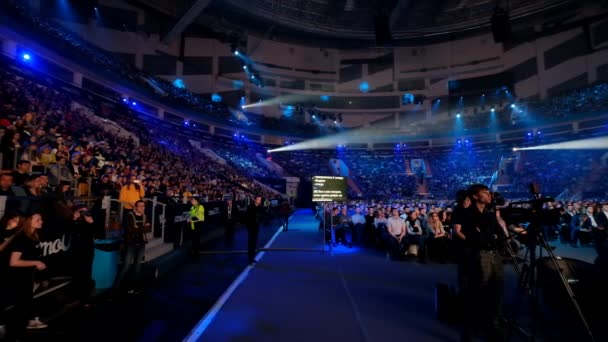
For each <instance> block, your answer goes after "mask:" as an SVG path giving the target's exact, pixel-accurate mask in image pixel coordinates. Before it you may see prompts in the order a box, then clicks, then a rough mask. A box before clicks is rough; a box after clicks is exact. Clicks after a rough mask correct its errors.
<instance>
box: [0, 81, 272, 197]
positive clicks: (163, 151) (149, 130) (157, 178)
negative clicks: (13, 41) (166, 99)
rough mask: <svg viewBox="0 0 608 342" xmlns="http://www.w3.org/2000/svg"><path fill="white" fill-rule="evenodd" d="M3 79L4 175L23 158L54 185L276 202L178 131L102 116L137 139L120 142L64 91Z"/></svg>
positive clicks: (121, 111) (125, 115) (130, 117)
mask: <svg viewBox="0 0 608 342" xmlns="http://www.w3.org/2000/svg"><path fill="white" fill-rule="evenodd" d="M0 81H1V82H2V89H0V101H2V103H1V104H0V105H1V106H2V113H1V115H2V117H1V120H2V123H3V126H4V127H3V129H2V138H1V139H2V155H3V169H5V170H12V169H13V168H14V166H15V162H16V161H20V160H23V161H28V162H29V163H28V164H29V165H30V166H31V168H30V169H29V170H27V171H28V172H32V171H33V172H34V173H48V174H49V175H50V183H51V185H53V186H55V185H57V184H58V181H59V180H64V181H70V182H74V184H78V183H84V182H85V181H84V179H86V178H87V177H91V178H92V183H93V184H96V183H97V182H98V181H101V179H102V178H105V177H107V178H109V179H110V182H111V183H112V184H113V185H114V188H115V189H120V188H121V187H122V186H123V185H125V184H126V183H127V182H128V178H129V177H131V176H135V177H136V178H137V180H138V181H140V182H141V184H142V186H143V187H144V189H145V190H146V195H147V196H152V195H155V194H158V193H165V192H166V191H167V189H168V188H171V189H173V190H174V191H175V193H178V194H188V193H190V194H196V195H200V196H201V197H204V198H207V199H208V200H216V199H223V197H224V195H227V194H229V195H230V196H235V197H239V195H240V196H245V195H246V194H251V193H253V192H257V193H262V194H263V195H266V196H267V197H274V196H275V194H272V193H268V192H266V190H264V189H262V188H260V187H258V186H257V185H255V183H253V182H251V180H250V178H249V176H248V174H245V173H239V172H238V171H237V170H236V169H234V168H232V167H231V166H230V165H221V164H219V163H216V162H214V161H212V160H210V159H208V158H206V157H205V156H204V155H201V154H200V153H196V151H194V150H193V148H192V147H191V146H190V145H189V143H188V141H187V139H186V138H185V137H182V136H180V135H179V133H178V131H179V130H178V129H175V130H164V129H160V128H159V126H158V124H157V123H156V122H153V121H146V120H141V119H139V118H137V117H136V116H134V113H132V112H131V111H130V110H128V109H127V108H116V109H114V110H103V109H101V110H99V111H98V112H97V113H96V114H97V115H98V116H101V117H103V118H105V119H106V120H107V122H108V123H110V122H113V123H115V124H117V125H118V126H119V127H122V128H123V129H126V130H127V131H129V132H131V134H132V136H133V137H134V138H135V139H134V138H132V137H131V136H121V135H119V134H118V133H117V131H118V129H117V128H112V127H115V126H113V125H110V124H106V125H105V126H103V127H99V126H95V124H94V123H93V122H92V121H90V119H89V118H88V117H87V115H85V114H84V113H83V112H82V110H81V109H76V110H75V109H73V99H72V98H71V97H70V96H68V95H67V94H65V93H62V92H60V91H57V90H54V89H51V88H48V87H47V86H45V85H42V84H40V83H37V82H36V81H34V80H28V79H24V78H21V77H18V76H16V75H15V74H12V73H10V72H8V71H3V72H2V74H1V75H0ZM19 185H22V184H19ZM96 195H99V194H96Z"/></svg>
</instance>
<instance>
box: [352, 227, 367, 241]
mask: <svg viewBox="0 0 608 342" xmlns="http://www.w3.org/2000/svg"><path fill="white" fill-rule="evenodd" d="M364 229H365V225H364V224H363V223H357V224H355V225H354V226H353V242H355V243H357V244H359V245H363V241H364V240H363V230H364Z"/></svg>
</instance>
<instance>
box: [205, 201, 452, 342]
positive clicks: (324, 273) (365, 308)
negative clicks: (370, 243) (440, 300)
mask: <svg viewBox="0 0 608 342" xmlns="http://www.w3.org/2000/svg"><path fill="white" fill-rule="evenodd" d="M289 228H290V230H289V231H288V232H283V233H280V235H279V236H278V237H277V239H276V241H275V242H274V243H273V244H272V247H276V248H311V249H317V251H305V252H282V251H276V252H275V251H269V252H267V253H266V254H265V255H264V256H263V257H262V259H261V261H260V262H259V263H258V264H257V265H255V267H254V268H252V269H251V270H250V271H249V274H248V276H247V278H246V279H245V280H244V281H243V283H242V284H241V285H240V286H239V287H238V288H237V289H236V290H235V291H234V293H233V294H232V296H230V298H229V299H228V300H227V301H226V303H225V304H224V305H223V307H222V308H221V309H220V310H219V312H217V315H216V316H215V319H214V320H213V321H212V322H211V324H210V325H209V326H207V327H206V329H205V330H204V331H203V332H202V334H201V335H200V336H198V340H200V341H333V340H345V341H387V340H411V341H455V340H457V338H458V333H457V331H456V329H454V328H451V327H446V326H445V325H443V324H441V323H440V322H439V321H438V320H437V319H436V318H435V313H434V287H435V284H436V283H437V282H448V283H451V282H452V280H453V279H455V271H456V269H455V266H454V265H441V264H418V263H416V262H391V261H389V260H387V259H386V258H385V257H384V256H383V255H380V254H378V252H374V251H369V250H362V249H358V248H356V247H353V248H352V249H350V248H347V247H344V246H338V247H337V248H335V249H334V250H333V251H332V252H331V253H330V252H325V253H321V252H320V251H321V248H322V242H321V236H320V234H319V232H318V229H317V228H318V223H317V221H315V220H314V218H313V216H312V214H311V212H310V211H304V210H301V211H298V212H297V213H296V214H295V215H294V216H293V218H292V220H291V221H290V225H289ZM195 337H196V336H195Z"/></svg>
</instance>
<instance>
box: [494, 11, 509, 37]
mask: <svg viewBox="0 0 608 342" xmlns="http://www.w3.org/2000/svg"><path fill="white" fill-rule="evenodd" d="M490 24H491V26H492V36H494V41H495V42H496V43H502V42H505V41H507V40H509V38H510V37H511V22H510V21H509V14H508V13H507V12H506V11H504V10H496V11H495V12H494V15H492V19H491V20H490Z"/></svg>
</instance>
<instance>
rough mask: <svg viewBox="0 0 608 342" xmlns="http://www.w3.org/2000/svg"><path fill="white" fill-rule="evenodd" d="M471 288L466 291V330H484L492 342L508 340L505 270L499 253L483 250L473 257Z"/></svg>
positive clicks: (471, 259) (468, 287) (470, 259)
mask: <svg viewBox="0 0 608 342" xmlns="http://www.w3.org/2000/svg"><path fill="white" fill-rule="evenodd" d="M469 261H470V262H471V265H470V269H469V271H470V274H469V280H470V283H469V286H467V288H465V291H464V293H463V294H464V315H465V316H464V327H465V331H471V330H472V328H473V327H476V328H481V329H482V330H483V331H484V332H485V333H486V334H487V337H488V338H489V340H491V341H502V340H504V336H505V332H504V330H503V327H502V322H501V321H500V320H501V317H502V303H503V298H504V266H503V262H502V261H503V260H502V256H501V255H500V253H499V252H497V251H486V250H480V251H475V252H473V254H471V255H470V258H469Z"/></svg>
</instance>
